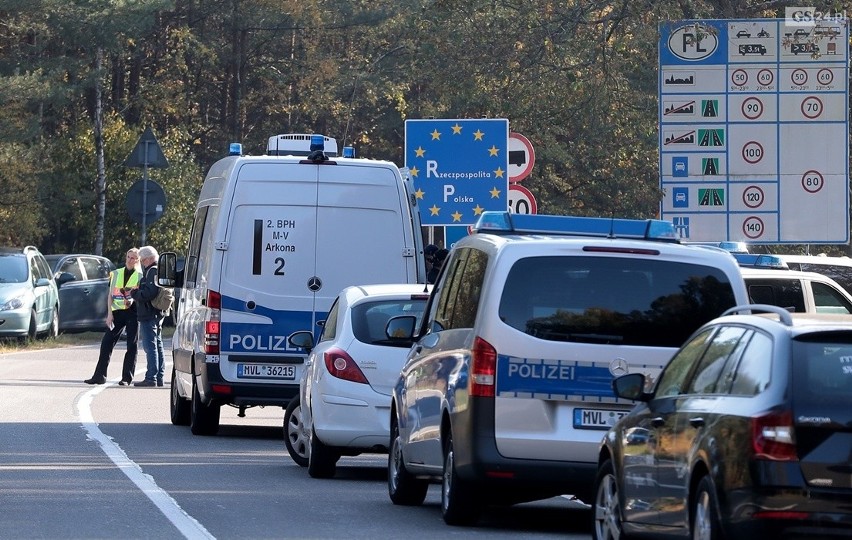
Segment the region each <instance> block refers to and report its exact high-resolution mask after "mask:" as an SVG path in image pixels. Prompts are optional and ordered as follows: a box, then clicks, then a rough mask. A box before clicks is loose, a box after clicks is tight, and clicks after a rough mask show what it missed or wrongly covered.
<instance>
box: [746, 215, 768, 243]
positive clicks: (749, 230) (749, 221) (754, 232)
mask: <svg viewBox="0 0 852 540" xmlns="http://www.w3.org/2000/svg"><path fill="white" fill-rule="evenodd" d="M763 232H764V226H763V220H762V219H760V218H759V217H757V216H749V217H747V218H746V220H745V221H743V234H745V235H746V236H747V237H749V238H751V239H752V240H755V239H757V238H760V237H761V236H763Z"/></svg>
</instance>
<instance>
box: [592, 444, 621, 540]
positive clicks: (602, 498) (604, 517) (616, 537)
mask: <svg viewBox="0 0 852 540" xmlns="http://www.w3.org/2000/svg"><path fill="white" fill-rule="evenodd" d="M592 516H593V519H594V527H593V530H592V533H593V535H594V538H595V540H624V539H625V538H626V535H625V534H624V532H623V531H622V530H621V504H620V503H619V502H618V484H617V483H616V480H615V473H614V471H613V468H612V461H610V460H606V461H604V463H603V465H601V467H600V468H599V469H598V474H597V477H596V478H595V498H594V502H593V503H592Z"/></svg>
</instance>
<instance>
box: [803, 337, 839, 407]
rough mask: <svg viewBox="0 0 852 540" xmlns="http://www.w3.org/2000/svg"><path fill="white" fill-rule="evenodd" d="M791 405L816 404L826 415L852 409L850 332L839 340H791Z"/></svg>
mask: <svg viewBox="0 0 852 540" xmlns="http://www.w3.org/2000/svg"><path fill="white" fill-rule="evenodd" d="M793 380H794V381H796V383H795V384H794V385H793V399H794V407H795V408H796V410H800V409H799V407H800V406H807V408H808V409H812V407H813V406H818V408H819V409H820V410H824V411H825V413H826V415H828V414H829V413H830V412H832V411H833V412H835V413H839V412H841V410H842V411H843V413H844V414H845V415H847V416H848V414H849V411H851V410H852V334H848V333H847V334H844V338H843V341H840V340H837V341H835V340H832V341H830V342H826V341H819V342H816V341H796V342H794V344H793Z"/></svg>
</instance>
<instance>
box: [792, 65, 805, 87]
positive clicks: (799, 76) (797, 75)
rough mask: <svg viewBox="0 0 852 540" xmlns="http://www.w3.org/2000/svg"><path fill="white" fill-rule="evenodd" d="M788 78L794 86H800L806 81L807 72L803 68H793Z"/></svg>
mask: <svg viewBox="0 0 852 540" xmlns="http://www.w3.org/2000/svg"><path fill="white" fill-rule="evenodd" d="M790 80H791V81H793V84H794V85H796V86H802V85H803V84H805V83H806V82H808V72H807V71H805V70H804V69H801V68H800V69H794V70H793V72H792V73H790Z"/></svg>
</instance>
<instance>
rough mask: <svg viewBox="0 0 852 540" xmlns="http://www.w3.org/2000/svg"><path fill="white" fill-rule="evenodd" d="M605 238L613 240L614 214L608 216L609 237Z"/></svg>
mask: <svg viewBox="0 0 852 540" xmlns="http://www.w3.org/2000/svg"><path fill="white" fill-rule="evenodd" d="M607 238H615V212H612V213H610V215H609V236H607Z"/></svg>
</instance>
